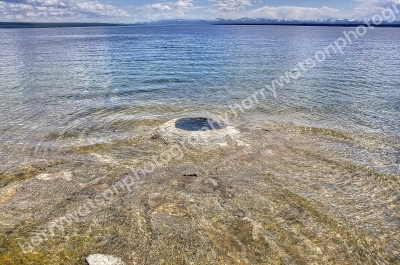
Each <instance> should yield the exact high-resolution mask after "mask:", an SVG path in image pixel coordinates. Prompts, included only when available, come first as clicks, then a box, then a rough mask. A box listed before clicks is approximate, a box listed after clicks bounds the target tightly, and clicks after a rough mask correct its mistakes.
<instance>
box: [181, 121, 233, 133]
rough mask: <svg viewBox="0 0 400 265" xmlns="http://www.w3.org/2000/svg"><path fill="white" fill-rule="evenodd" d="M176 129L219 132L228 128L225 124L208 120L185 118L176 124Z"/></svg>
mask: <svg viewBox="0 0 400 265" xmlns="http://www.w3.org/2000/svg"><path fill="white" fill-rule="evenodd" d="M175 127H176V128H178V129H182V130H185V131H205V130H219V129H222V128H224V127H226V126H225V125H224V124H223V123H220V122H217V121H214V120H211V119H207V118H183V119H179V120H177V121H176V122H175Z"/></svg>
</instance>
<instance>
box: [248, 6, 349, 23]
mask: <svg viewBox="0 0 400 265" xmlns="http://www.w3.org/2000/svg"><path fill="white" fill-rule="evenodd" d="M252 13H253V15H255V16H256V17H264V18H272V19H297V20H313V19H327V18H333V17H334V18H339V17H341V16H342V15H341V14H340V12H339V10H338V9H335V8H330V7H326V6H324V7H321V8H318V7H300V6H278V7H271V6H264V7H261V8H258V9H256V10H254V11H253V12H252Z"/></svg>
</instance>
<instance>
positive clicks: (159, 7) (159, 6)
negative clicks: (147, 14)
mask: <svg viewBox="0 0 400 265" xmlns="http://www.w3.org/2000/svg"><path fill="white" fill-rule="evenodd" d="M138 9H150V10H155V11H169V10H171V7H170V6H169V5H167V4H160V3H158V4H152V5H145V6H142V7H139V8H138Z"/></svg>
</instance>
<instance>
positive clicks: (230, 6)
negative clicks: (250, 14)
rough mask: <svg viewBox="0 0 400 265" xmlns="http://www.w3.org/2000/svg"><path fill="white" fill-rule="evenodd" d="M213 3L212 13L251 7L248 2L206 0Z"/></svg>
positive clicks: (242, 0)
mask: <svg viewBox="0 0 400 265" xmlns="http://www.w3.org/2000/svg"><path fill="white" fill-rule="evenodd" d="M208 1H209V2H214V8H213V9H212V11H213V12H216V11H237V10H241V9H245V8H246V7H249V6H251V1H250V0H208Z"/></svg>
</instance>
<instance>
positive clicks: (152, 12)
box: [134, 0, 195, 20]
mask: <svg viewBox="0 0 400 265" xmlns="http://www.w3.org/2000/svg"><path fill="white" fill-rule="evenodd" d="M136 9H137V10H146V12H145V13H144V14H141V15H140V16H137V15H136V16H134V17H136V18H138V17H140V19H139V20H159V19H170V18H185V17H187V14H188V13H189V12H190V11H191V10H193V9H195V7H194V5H193V0H178V1H177V2H164V3H156V4H149V5H144V6H139V7H136Z"/></svg>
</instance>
